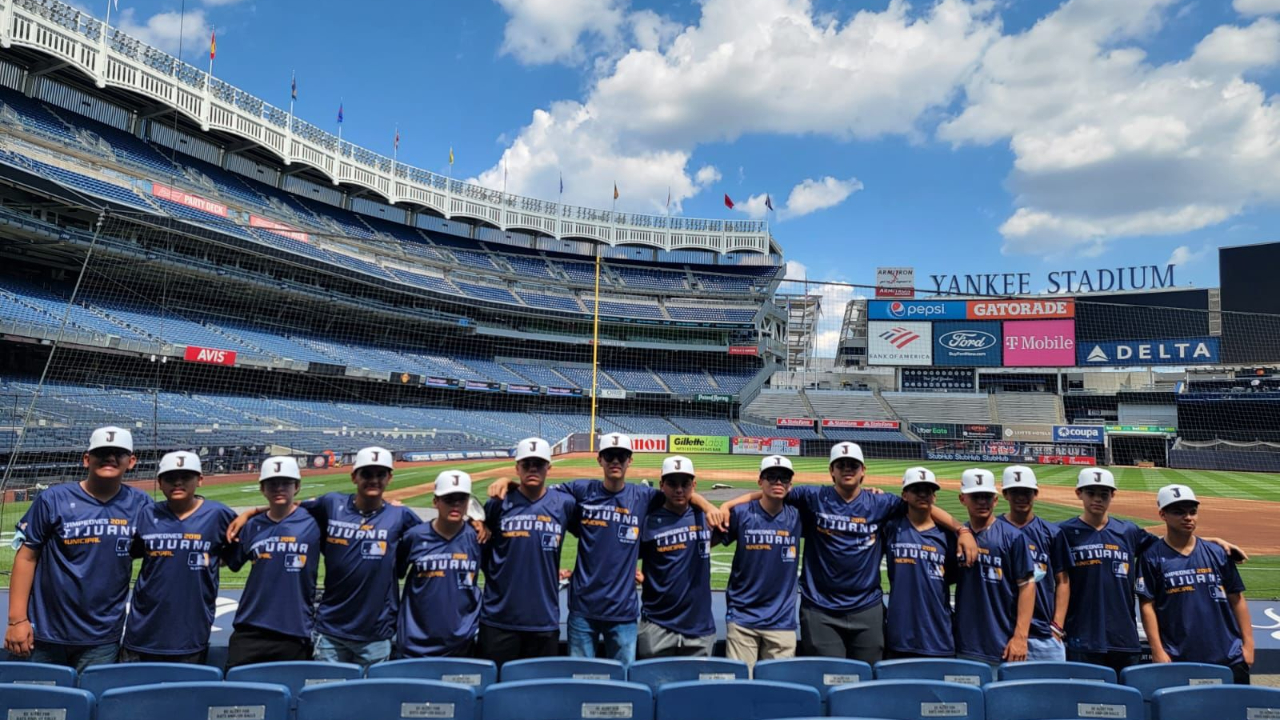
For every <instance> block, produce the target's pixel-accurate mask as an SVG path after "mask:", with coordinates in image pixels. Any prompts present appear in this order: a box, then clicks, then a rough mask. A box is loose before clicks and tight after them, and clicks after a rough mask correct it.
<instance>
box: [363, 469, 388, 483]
mask: <svg viewBox="0 0 1280 720" xmlns="http://www.w3.org/2000/svg"><path fill="white" fill-rule="evenodd" d="M356 475H357V476H358V477H359V478H360V479H361V480H383V479H386V478H388V477H390V476H391V471H390V470H388V469H386V468H383V467H367V468H360V472H358V473H356Z"/></svg>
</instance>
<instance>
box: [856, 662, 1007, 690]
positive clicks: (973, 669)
mask: <svg viewBox="0 0 1280 720" xmlns="http://www.w3.org/2000/svg"><path fill="white" fill-rule="evenodd" d="M875 670H876V679H877V680H941V681H942V682H954V683H960V684H961V685H977V686H979V687H981V686H983V685H986V684H987V683H989V682H991V681H992V680H993V679H994V678H993V676H992V673H991V666H990V665H987V664H986V663H980V662H974V661H972V660H951V659H945V658H938V659H918V660H882V661H880V662H878V663H876V667H875Z"/></svg>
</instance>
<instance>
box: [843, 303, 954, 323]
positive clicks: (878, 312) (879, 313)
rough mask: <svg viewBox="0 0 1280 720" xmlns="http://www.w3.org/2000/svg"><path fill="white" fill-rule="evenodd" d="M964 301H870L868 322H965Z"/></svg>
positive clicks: (868, 304)
mask: <svg viewBox="0 0 1280 720" xmlns="http://www.w3.org/2000/svg"><path fill="white" fill-rule="evenodd" d="M967 317H968V315H967V308H966V304H965V301H964V300H869V301H867V319H868V320H964V319H966V318H967Z"/></svg>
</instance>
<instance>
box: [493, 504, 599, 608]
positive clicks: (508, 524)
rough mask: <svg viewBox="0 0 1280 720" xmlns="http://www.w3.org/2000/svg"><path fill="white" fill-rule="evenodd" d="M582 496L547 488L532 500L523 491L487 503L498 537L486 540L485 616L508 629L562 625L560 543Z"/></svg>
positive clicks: (494, 530) (495, 534)
mask: <svg viewBox="0 0 1280 720" xmlns="http://www.w3.org/2000/svg"><path fill="white" fill-rule="evenodd" d="M576 507H577V501H575V500H574V499H573V496H572V495H570V494H568V493H563V492H551V491H547V492H544V493H543V494H542V497H541V498H538V499H537V500H536V501H533V502H530V501H529V499H528V498H526V497H525V496H524V495H523V494H522V493H521V492H520V491H518V490H516V491H513V492H510V493H507V497H506V499H503V500H498V499H496V498H495V499H492V500H490V501H489V502H488V503H487V504H486V505H485V517H486V518H487V520H486V522H487V523H488V525H489V530H490V531H491V532H492V533H493V537H492V538H490V539H489V542H487V543H485V546H484V559H483V567H484V604H483V608H482V609H481V611H480V620H481V622H483V623H484V624H486V625H491V626H493V627H496V628H501V629H503V630H521V631H529V632H549V631H551V630H557V629H559V627H560V547H561V545H562V544H563V542H564V530H565V527H567V526H568V525H569V521H570V520H571V519H572V518H573V512H574V509H575V508H576Z"/></svg>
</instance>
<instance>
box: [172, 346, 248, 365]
mask: <svg viewBox="0 0 1280 720" xmlns="http://www.w3.org/2000/svg"><path fill="white" fill-rule="evenodd" d="M182 359H183V360H186V361H187V362H198V363H208V364H210V365H235V364H236V351H235V350H217V349H215V348H205V347H197V346H195V345H188V346H187V350H186V353H184V354H183V356H182Z"/></svg>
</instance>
